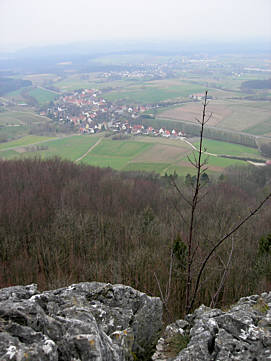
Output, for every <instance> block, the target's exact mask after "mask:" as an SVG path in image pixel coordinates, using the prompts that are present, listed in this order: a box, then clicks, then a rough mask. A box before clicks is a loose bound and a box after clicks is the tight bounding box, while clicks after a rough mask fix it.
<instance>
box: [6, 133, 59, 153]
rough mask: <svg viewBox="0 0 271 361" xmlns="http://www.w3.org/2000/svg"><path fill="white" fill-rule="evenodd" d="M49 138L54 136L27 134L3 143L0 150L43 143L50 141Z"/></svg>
mask: <svg viewBox="0 0 271 361" xmlns="http://www.w3.org/2000/svg"><path fill="white" fill-rule="evenodd" d="M49 139H50V140H51V139H54V138H53V137H43V136H37V135H27V136H25V137H22V138H19V139H17V140H13V141H10V142H6V143H1V144H0V150H4V149H10V148H18V147H24V146H28V145H34V144H37V143H43V142H46V141H48V140H49Z"/></svg>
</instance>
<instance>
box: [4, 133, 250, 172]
mask: <svg viewBox="0 0 271 361" xmlns="http://www.w3.org/2000/svg"><path fill="white" fill-rule="evenodd" d="M99 139H100V138H99V137H98V136H89V135H83V136H82V135H74V136H70V137H65V138H61V139H51V140H50V139H49V138H46V137H37V136H27V137H23V138H21V139H18V140H16V141H13V142H8V143H2V144H1V145H0V157H1V158H4V159H11V158H24V157H34V156H39V157H41V158H48V157H54V156H59V157H61V158H63V159H68V160H71V161H76V160H77V159H78V158H80V157H81V156H82V155H84V154H86V152H87V151H88V150H89V148H90V147H92V146H93V145H95V144H96V143H97V141H98V140H99ZM144 139H145V141H144ZM35 143H36V144H37V143H38V145H40V146H42V148H43V150H42V149H41V150H37V149H36V148H35V146H34V145H35ZM31 145H33V150H32V151H30V150H29V147H31ZM205 145H206V146H208V148H209V151H212V152H216V153H217V154H225V153H230V154H231V155H235V156H236V155H239V156H242V155H243V156H244V155H245V154H247V155H250V156H251V157H254V156H257V154H256V152H257V151H256V150H255V149H252V148H248V149H247V147H243V146H239V145H236V144H233V145H232V144H229V143H225V142H218V141H212V140H206V141H205ZM9 148H14V149H12V150H8V149H9ZM44 148H46V149H44ZM250 151H251V153H249V152H250ZM187 153H189V154H190V155H191V154H192V152H191V151H189V148H188V145H187V144H186V143H184V142H182V141H178V142H177V141H175V140H170V139H163V138H156V139H154V138H149V137H138V138H135V139H132V140H123V141H121V140H112V139H108V138H106V139H105V138H102V141H101V142H100V143H99V144H97V146H95V147H94V148H93V149H92V151H91V152H89V153H88V154H86V156H85V157H84V158H83V159H82V160H81V161H80V162H81V163H82V164H88V165H93V166H98V167H111V168H114V169H117V170H125V171H148V172H156V173H159V174H161V175H163V174H165V172H167V174H171V173H173V172H174V171H176V172H177V173H178V174H180V175H185V174H186V173H191V174H194V173H195V169H194V168H193V167H192V165H191V164H190V163H189V161H188V159H187V156H186V154H187ZM205 157H207V156H205V155H204V156H203V159H205ZM235 164H239V165H242V164H246V163H245V162H244V161H239V160H235V159H227V158H220V157H214V156H209V157H208V165H207V167H208V173H210V174H212V173H221V172H223V170H224V168H226V167H228V166H231V165H235Z"/></svg>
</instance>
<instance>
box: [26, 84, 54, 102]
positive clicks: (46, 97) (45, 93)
mask: <svg viewBox="0 0 271 361" xmlns="http://www.w3.org/2000/svg"><path fill="white" fill-rule="evenodd" d="M28 95H30V96H31V97H33V98H35V99H36V100H37V102H38V103H39V104H40V105H43V104H46V103H49V102H50V101H52V100H54V99H55V98H56V97H57V96H58V95H57V94H56V93H55V92H52V91H50V90H46V89H41V88H33V89H31V90H30V91H28Z"/></svg>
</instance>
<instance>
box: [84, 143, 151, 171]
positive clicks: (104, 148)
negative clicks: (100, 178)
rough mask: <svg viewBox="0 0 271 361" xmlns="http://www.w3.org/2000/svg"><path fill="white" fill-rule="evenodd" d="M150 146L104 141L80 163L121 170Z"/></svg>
mask: <svg viewBox="0 0 271 361" xmlns="http://www.w3.org/2000/svg"><path fill="white" fill-rule="evenodd" d="M151 146H152V145H151V144H149V143H143V142H136V141H133V140H132V141H121V140H108V139H104V140H103V141H102V142H101V143H100V144H99V145H98V146H97V147H96V148H94V149H93V151H92V152H90V153H89V154H88V155H87V156H86V157H85V158H84V159H83V160H82V162H84V163H86V164H90V165H93V166H99V167H111V168H115V169H118V170H121V169H123V168H124V167H125V166H126V165H127V164H128V163H129V162H130V161H131V160H132V159H133V158H135V157H136V156H137V155H138V154H140V153H143V152H144V151H146V150H147V149H149V148H150V147H151Z"/></svg>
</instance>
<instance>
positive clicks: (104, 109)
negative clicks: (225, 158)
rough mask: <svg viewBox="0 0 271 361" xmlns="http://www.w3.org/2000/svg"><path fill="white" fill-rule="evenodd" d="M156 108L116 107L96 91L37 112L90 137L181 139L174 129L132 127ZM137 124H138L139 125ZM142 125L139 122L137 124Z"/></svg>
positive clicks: (85, 91)
mask: <svg viewBox="0 0 271 361" xmlns="http://www.w3.org/2000/svg"><path fill="white" fill-rule="evenodd" d="M155 107H156V105H144V106H143V105H119V104H113V103H111V102H108V101H107V100H106V99H104V98H103V96H102V91H101V90H97V89H81V90H77V91H74V92H73V93H71V94H65V95H62V96H61V97H59V98H58V99H57V100H56V101H55V102H54V103H51V105H50V106H49V107H48V108H47V109H46V111H42V112H40V115H47V116H48V117H50V118H51V119H54V120H56V121H59V122H63V123H71V124H73V125H74V126H75V127H76V128H77V129H78V130H79V132H80V133H81V134H94V133H97V132H101V131H104V130H111V131H113V132H116V133H123V134H134V135H140V134H141V135H151V136H162V137H167V138H178V137H184V136H185V134H184V133H183V132H182V131H178V130H175V129H173V130H167V129H165V128H160V129H155V128H153V127H150V126H149V127H145V126H144V125H143V124H136V123H137V120H136V119H137V118H139V120H140V115H141V114H142V113H144V112H146V111H148V110H150V109H153V108H155ZM140 122H141V121H139V123H140ZM141 123H142V122H141Z"/></svg>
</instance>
